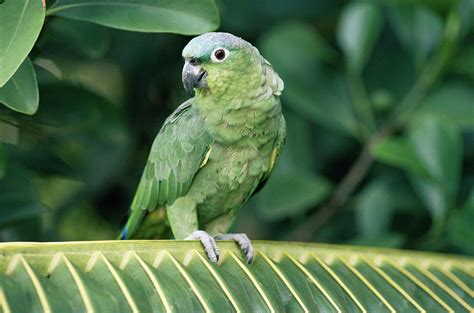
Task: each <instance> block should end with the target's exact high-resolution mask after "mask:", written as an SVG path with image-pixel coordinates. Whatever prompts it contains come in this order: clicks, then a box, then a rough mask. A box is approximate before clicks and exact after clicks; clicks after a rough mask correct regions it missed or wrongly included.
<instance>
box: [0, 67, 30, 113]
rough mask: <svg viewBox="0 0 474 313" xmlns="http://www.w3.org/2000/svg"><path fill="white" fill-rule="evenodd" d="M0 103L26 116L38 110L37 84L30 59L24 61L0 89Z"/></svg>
mask: <svg viewBox="0 0 474 313" xmlns="http://www.w3.org/2000/svg"><path fill="white" fill-rule="evenodd" d="M0 102H1V103H3V104H4V105H6V106H7V107H9V108H10V109H12V110H15V111H17V112H20V113H24V114H28V115H32V114H34V113H35V112H36V110H38V105H39V92H38V84H37V81H36V74H35V70H34V68H33V64H32V63H31V61H30V59H28V58H27V59H25V61H23V63H22V64H21V65H20V67H19V68H18V71H17V72H16V73H15V75H13V77H12V78H11V79H10V80H9V81H8V82H7V83H6V84H5V85H4V86H3V87H1V88H0Z"/></svg>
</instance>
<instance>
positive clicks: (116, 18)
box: [47, 0, 219, 35]
mask: <svg viewBox="0 0 474 313" xmlns="http://www.w3.org/2000/svg"><path fill="white" fill-rule="evenodd" d="M47 14H48V15H59V16H63V17H68V18H72V19H77V20H83V21H88V22H93V23H97V24H100V25H104V26H108V27H114V28H119V29H124V30H130V31H140V32H169V33H178V34H186V35H196V34H201V33H204V32H208V31H212V30H215V29H216V28H217V27H218V26H219V12H218V10H217V7H216V5H215V3H214V1H213V0H182V1H168V0H135V1H132V0H92V1H90V0H58V1H56V2H55V3H54V4H53V5H52V6H51V8H49V9H48V12H47Z"/></svg>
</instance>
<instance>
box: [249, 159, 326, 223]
mask: <svg viewBox="0 0 474 313" xmlns="http://www.w3.org/2000/svg"><path fill="white" fill-rule="evenodd" d="M289 186H291V188H289ZM331 189H332V186H331V184H330V183H329V182H328V181H327V180H326V179H325V178H324V177H320V176H315V175H313V174H311V173H310V172H297V171H286V170H284V169H282V167H280V166H277V167H276V168H275V171H274V173H273V174H272V176H271V177H270V179H269V180H268V182H267V184H266V185H265V188H264V189H262V191H260V193H258V194H257V195H256V196H255V199H256V201H257V202H256V203H257V207H258V212H259V214H260V215H261V216H262V218H263V219H265V220H266V221H278V220H282V219H285V218H288V217H292V216H298V215H301V214H302V213H304V212H305V211H306V210H308V209H310V208H312V207H314V206H316V205H318V204H319V203H321V202H322V201H323V200H324V199H325V198H326V197H327V196H328V195H329V193H330V191H331Z"/></svg>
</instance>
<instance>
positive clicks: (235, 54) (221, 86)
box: [182, 32, 261, 96]
mask: <svg viewBox="0 0 474 313" xmlns="http://www.w3.org/2000/svg"><path fill="white" fill-rule="evenodd" d="M182 55H183V58H184V61H185V64H184V67H183V73H182V80H183V85H184V88H185V89H186V91H187V92H188V93H190V94H191V95H192V96H194V95H195V93H196V94H197V95H207V94H222V93H226V92H232V91H238V90H243V91H245V89H248V88H249V87H251V86H248V82H249V81H252V78H257V79H254V81H256V82H257V81H259V79H258V77H259V76H257V75H259V70H260V63H261V57H260V54H259V53H258V50H257V49H256V48H255V47H253V46H252V45H251V44H250V43H248V42H247V41H245V40H243V39H241V38H239V37H236V36H234V35H232V34H229V33H215V32H211V33H205V34H203V35H200V36H198V37H195V38H193V39H192V40H191V41H190V42H189V43H188V44H187V45H186V47H184V49H183V53H182ZM241 86H245V87H246V88H241Z"/></svg>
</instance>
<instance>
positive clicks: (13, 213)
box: [0, 163, 44, 228]
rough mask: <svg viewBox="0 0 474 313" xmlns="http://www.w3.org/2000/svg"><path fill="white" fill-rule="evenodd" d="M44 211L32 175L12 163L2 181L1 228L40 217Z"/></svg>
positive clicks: (0, 188)
mask: <svg viewBox="0 0 474 313" xmlns="http://www.w3.org/2000/svg"><path fill="white" fill-rule="evenodd" d="M43 211H44V208H43V206H42V205H41V204H40V202H39V200H38V195H37V191H36V186H35V185H34V183H33V177H32V175H31V174H30V173H29V172H28V171H26V170H25V169H24V168H23V167H21V166H19V165H16V164H14V163H11V164H10V165H9V167H8V171H7V175H6V176H5V177H3V178H2V179H0V216H1V217H2V218H1V219H0V228H3V227H5V226H9V225H12V224H15V223H18V222H21V221H24V220H28V219H32V218H34V217H37V216H39V215H40V214H42V213H43Z"/></svg>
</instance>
